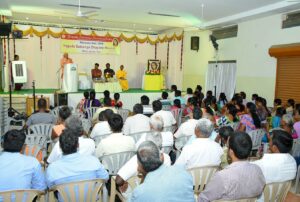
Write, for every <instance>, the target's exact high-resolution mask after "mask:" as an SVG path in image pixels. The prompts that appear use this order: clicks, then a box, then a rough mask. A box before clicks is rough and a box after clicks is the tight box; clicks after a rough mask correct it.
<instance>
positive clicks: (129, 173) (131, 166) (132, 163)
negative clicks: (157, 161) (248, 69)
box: [116, 133, 171, 186]
mask: <svg viewBox="0 0 300 202" xmlns="http://www.w3.org/2000/svg"><path fill="white" fill-rule="evenodd" d="M145 138H146V139H145V141H152V142H153V143H155V144H156V145H157V147H158V148H159V149H160V151H162V142H163V138H162V135H161V134H160V133H154V134H153V135H147V136H146V137H145ZM161 155H162V158H163V164H164V165H166V166H171V160H170V156H169V155H167V154H165V153H161ZM137 167H138V163H137V155H134V156H133V157H132V158H131V159H130V160H129V161H128V162H127V163H126V164H125V165H124V166H123V167H122V168H121V169H120V170H119V172H118V175H117V178H116V183H117V185H118V186H123V185H124V183H125V184H126V183H127V182H126V181H127V180H128V179H129V178H131V177H133V176H136V175H137V174H138V172H137Z"/></svg>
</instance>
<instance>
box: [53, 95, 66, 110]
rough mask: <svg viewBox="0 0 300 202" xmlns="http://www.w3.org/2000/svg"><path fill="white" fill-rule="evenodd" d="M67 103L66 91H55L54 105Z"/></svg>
mask: <svg viewBox="0 0 300 202" xmlns="http://www.w3.org/2000/svg"><path fill="white" fill-rule="evenodd" d="M64 105H68V93H56V92H55V94H54V106H55V107H57V106H64Z"/></svg>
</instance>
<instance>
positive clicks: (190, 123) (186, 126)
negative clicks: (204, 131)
mask: <svg viewBox="0 0 300 202" xmlns="http://www.w3.org/2000/svg"><path fill="white" fill-rule="evenodd" d="M202 114H203V113H202V110H201V109H200V108H199V107H196V108H194V110H193V113H192V114H191V117H190V119H189V120H187V121H186V122H184V123H182V124H181V125H180V127H179V128H178V130H177V131H176V133H175V134H174V137H175V138H180V137H184V136H192V135H195V127H196V125H197V123H198V120H199V119H201V117H202Z"/></svg>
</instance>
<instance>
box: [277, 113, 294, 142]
mask: <svg viewBox="0 0 300 202" xmlns="http://www.w3.org/2000/svg"><path fill="white" fill-rule="evenodd" d="M280 127H281V128H282V129H283V130H285V131H286V132H288V133H289V134H290V135H291V136H292V137H293V139H297V138H298V135H297V133H296V132H295V131H294V118H293V116H292V115H290V114H284V115H283V116H282V119H281V122H280Z"/></svg>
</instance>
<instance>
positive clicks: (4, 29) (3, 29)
mask: <svg viewBox="0 0 300 202" xmlns="http://www.w3.org/2000/svg"><path fill="white" fill-rule="evenodd" d="M10 33H11V23H0V36H9V34H10Z"/></svg>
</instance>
